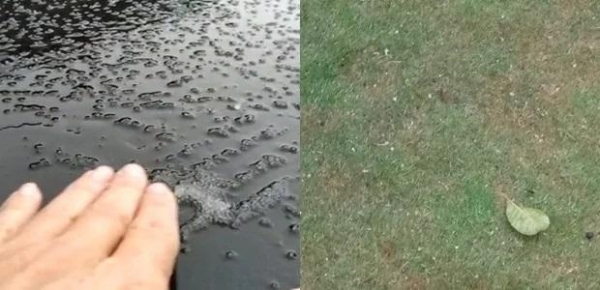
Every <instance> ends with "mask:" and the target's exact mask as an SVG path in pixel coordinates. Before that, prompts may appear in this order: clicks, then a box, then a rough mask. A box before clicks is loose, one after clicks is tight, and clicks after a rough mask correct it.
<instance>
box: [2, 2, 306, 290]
mask: <svg viewBox="0 0 600 290" xmlns="http://www.w3.org/2000/svg"><path fill="white" fill-rule="evenodd" d="M299 13H300V12H299V1H298V0H279V1H276V0H272V1H269V0H260V1H258V0H255V1H252V0H240V1H233V0H230V1H206V0H205V1H198V0H195V1H175V0H153V1H150V0H146V1H139V0H138V1H131V0H110V1H106V2H104V3H102V4H100V3H89V2H87V1H77V0H74V1H68V2H67V1H62V0H61V1H58V0H44V1H43V0H30V1H16V0H8V1H2V2H1V3H0V114H2V115H1V118H0V144H1V145H2V148H3V149H4V150H5V152H10V154H4V155H3V156H2V157H3V160H4V162H3V165H2V166H1V167H0V182H1V183H2V184H4V185H5V188H6V190H5V193H4V194H5V195H6V194H8V193H9V192H10V190H11V189H12V188H14V187H16V186H18V185H19V184H21V183H23V182H26V181H29V180H33V181H36V182H38V183H39V184H40V185H41V186H42V188H43V189H44V190H45V192H46V194H47V197H46V200H49V199H50V198H51V197H53V196H54V195H56V194H57V193H58V192H59V191H60V190H61V189H62V188H63V187H64V186H65V185H66V184H68V183H69V182H70V181H71V180H72V179H73V178H75V177H76V176H77V175H78V174H79V173H81V172H82V171H83V170H84V169H85V168H91V167H94V166H96V165H98V164H109V165H111V166H114V167H119V166H122V165H124V164H126V163H128V162H130V161H136V162H139V163H140V164H142V165H144V166H145V167H146V168H147V169H148V172H149V173H150V176H151V178H152V179H154V180H161V181H164V182H166V183H168V184H169V185H170V186H172V187H173V188H175V189H176V193H177V196H178V199H179V201H180V205H181V214H180V216H181V217H180V222H181V226H182V232H183V237H182V238H183V239H185V243H184V247H183V249H182V252H184V253H182V254H181V255H180V258H179V265H178V273H177V280H178V283H179V287H180V289H195V288H198V287H202V288H203V289H240V288H243V289H290V288H294V287H297V286H298V284H299V277H300V273H299V258H298V255H299V253H298V252H299V235H298V227H297V224H298V222H299V215H300V213H299V211H298V206H299V203H298V199H299V188H298V187H299V181H298V178H299V165H298V164H299V163H298V155H299V153H300V152H299V146H300V144H299V141H300V140H299V139H300V138H299V123H300V96H299V79H300V78H299V58H300V56H299V37H300V34H299V26H300V21H299ZM2 197H6V196H2Z"/></svg>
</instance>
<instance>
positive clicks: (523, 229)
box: [506, 200, 550, 236]
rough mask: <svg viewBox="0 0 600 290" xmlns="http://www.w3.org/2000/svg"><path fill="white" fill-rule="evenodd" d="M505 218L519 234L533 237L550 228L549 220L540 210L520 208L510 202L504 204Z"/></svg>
mask: <svg viewBox="0 0 600 290" xmlns="http://www.w3.org/2000/svg"><path fill="white" fill-rule="evenodd" d="M506 217H507V218H508V221H509V222H510V225H511V226H512V227H513V228H515V230H517V231H518V232H519V233H521V234H524V235H527V236H533V235H536V234H537V233H539V232H541V231H544V230H546V229H547V228H548V227H549V226H550V218H548V216H547V215H546V214H545V213H544V212H543V211H541V210H537V209H534V208H529V207H520V206H518V205H516V204H515V203H514V202H512V201H511V200H508V202H507V204H506Z"/></svg>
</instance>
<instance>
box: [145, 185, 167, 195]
mask: <svg viewBox="0 0 600 290" xmlns="http://www.w3.org/2000/svg"><path fill="white" fill-rule="evenodd" d="M148 193H150V194H167V193H171V189H169V187H167V186H166V185H165V184H164V183H160V182H158V183H153V184H151V185H150V186H148Z"/></svg>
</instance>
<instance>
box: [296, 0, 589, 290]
mask: <svg viewBox="0 0 600 290" xmlns="http://www.w3.org/2000/svg"><path fill="white" fill-rule="evenodd" d="M598 12H600V4H596V2H595V1H591V0H575V1H567V0H536V1H491V0H486V1H476V0H462V1H433V0H430V1H426V0H423V1H402V0H373V1H346V0H328V1H318V0H305V1H303V2H302V35H301V41H302V47H301V48H302V83H301V89H302V98H303V109H302V111H303V112H302V113H303V118H302V136H301V138H302V148H303V149H302V150H303V154H302V170H303V198H302V207H303V222H302V286H303V289H304V290H309V289H600V276H599V275H598V273H600V263H599V262H600V239H598V238H595V239H592V240H591V241H588V240H586V239H585V238H584V233H585V232H586V231H594V232H599V231H600V194H599V192H600V166H598V164H600V141H599V140H600V85H599V84H598V79H600V37H599V36H598V32H600V30H599V27H600V17H597V16H596V15H599V14H598ZM505 195H506V196H510V197H511V198H512V199H514V200H515V201H516V202H517V203H519V204H523V205H526V206H530V207H535V208H539V209H541V210H543V211H545V212H546V213H547V214H548V215H549V216H550V219H551V226H550V228H549V229H548V230H547V231H546V232H544V233H542V234H540V235H538V236H535V237H524V236H521V235H519V234H518V233H517V232H515V231H514V230H513V229H512V228H511V227H510V225H509V224H508V222H507V221H506V218H505V216H504V210H505V201H504V197H503V196H505Z"/></svg>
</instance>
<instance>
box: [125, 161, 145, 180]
mask: <svg viewBox="0 0 600 290" xmlns="http://www.w3.org/2000/svg"><path fill="white" fill-rule="evenodd" d="M119 173H120V174H124V175H127V176H131V177H146V171H145V170H144V168H142V167H141V166H139V165H137V164H134V163H131V164H127V165H125V166H123V168H121V170H119Z"/></svg>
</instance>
